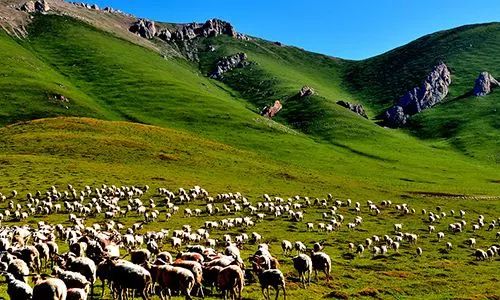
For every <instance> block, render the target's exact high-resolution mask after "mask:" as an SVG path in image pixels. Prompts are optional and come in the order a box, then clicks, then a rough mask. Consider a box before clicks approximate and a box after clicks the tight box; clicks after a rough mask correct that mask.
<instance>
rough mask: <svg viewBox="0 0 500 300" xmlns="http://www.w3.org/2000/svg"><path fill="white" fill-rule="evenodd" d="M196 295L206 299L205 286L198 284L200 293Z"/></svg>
mask: <svg viewBox="0 0 500 300" xmlns="http://www.w3.org/2000/svg"><path fill="white" fill-rule="evenodd" d="M196 295H198V296H200V295H201V298H205V293H203V285H202V284H198V293H196Z"/></svg>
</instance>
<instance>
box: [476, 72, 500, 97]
mask: <svg viewBox="0 0 500 300" xmlns="http://www.w3.org/2000/svg"><path fill="white" fill-rule="evenodd" d="M499 86H500V82H498V81H497V80H496V79H495V78H494V77H493V76H491V74H490V73H488V72H481V74H479V77H478V78H477V79H476V84H475V85H474V96H486V95H488V94H489V93H491V91H492V89H493V88H494V87H499Z"/></svg>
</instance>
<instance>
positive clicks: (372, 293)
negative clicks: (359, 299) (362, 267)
mask: <svg viewBox="0 0 500 300" xmlns="http://www.w3.org/2000/svg"><path fill="white" fill-rule="evenodd" d="M379 294H380V290H379V289H376V288H372V287H367V288H364V289H362V290H361V291H359V292H358V293H357V294H356V296H364V297H372V298H377V299H378V298H379V296H378V295H379Z"/></svg>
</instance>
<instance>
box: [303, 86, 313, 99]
mask: <svg viewBox="0 0 500 300" xmlns="http://www.w3.org/2000/svg"><path fill="white" fill-rule="evenodd" d="M314 94H315V92H314V89H313V88H312V87H308V86H307V85H305V86H303V87H302V88H301V89H300V91H299V96H300V97H301V98H302V97H307V96H312V95H314Z"/></svg>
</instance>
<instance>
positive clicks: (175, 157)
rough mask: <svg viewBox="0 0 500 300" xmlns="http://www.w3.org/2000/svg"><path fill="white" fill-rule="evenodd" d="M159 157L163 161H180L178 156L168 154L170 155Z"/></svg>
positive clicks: (164, 154) (165, 154)
mask: <svg viewBox="0 0 500 300" xmlns="http://www.w3.org/2000/svg"><path fill="white" fill-rule="evenodd" d="M158 157H159V158H160V159H161V160H165V161H177V160H179V157H177V156H176V155H173V154H168V153H160V155H159V156H158Z"/></svg>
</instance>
